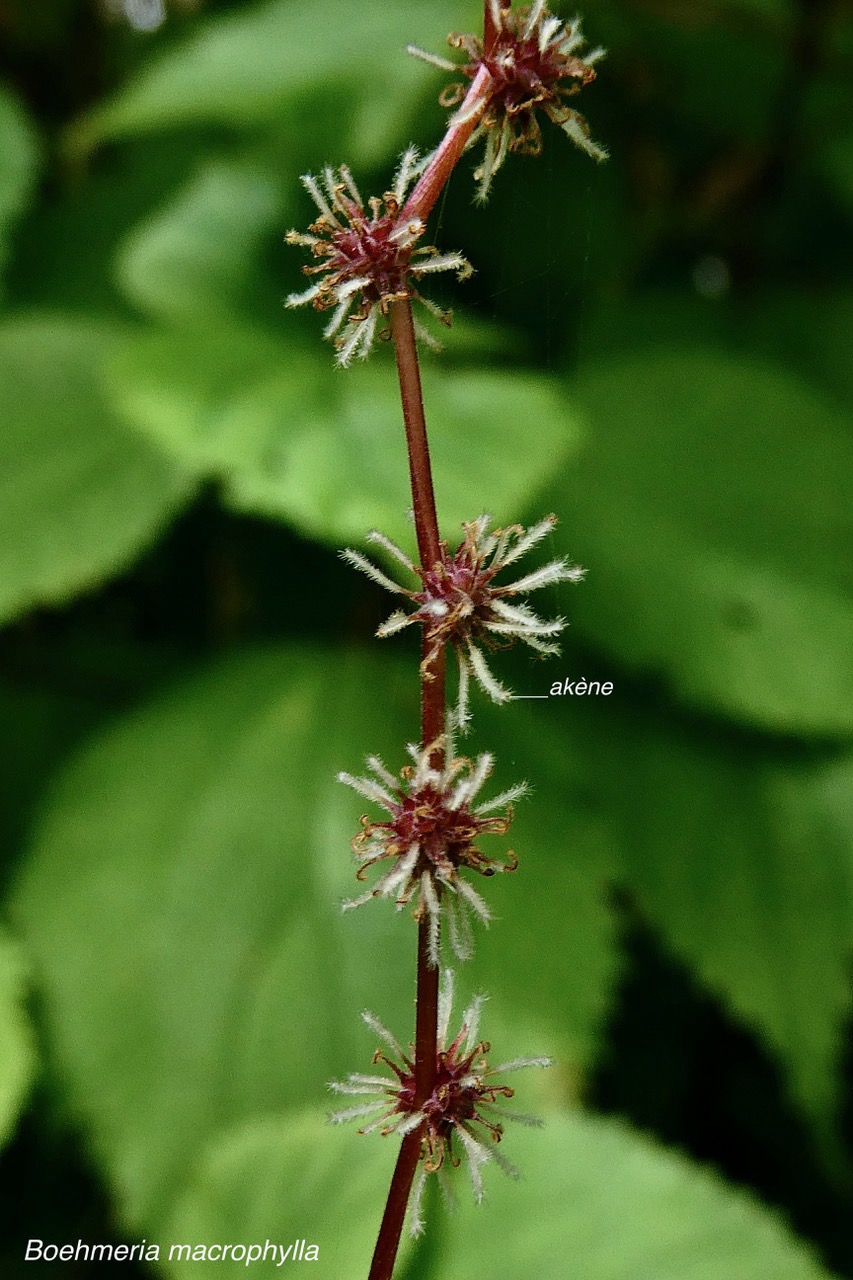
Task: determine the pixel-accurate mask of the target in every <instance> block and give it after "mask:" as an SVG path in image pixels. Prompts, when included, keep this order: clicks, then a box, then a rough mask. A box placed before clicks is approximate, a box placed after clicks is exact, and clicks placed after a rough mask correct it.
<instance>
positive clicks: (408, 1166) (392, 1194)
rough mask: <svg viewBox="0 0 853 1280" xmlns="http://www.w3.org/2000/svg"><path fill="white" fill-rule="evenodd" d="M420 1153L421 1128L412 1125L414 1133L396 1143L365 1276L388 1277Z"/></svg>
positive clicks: (373, 1279) (386, 1279)
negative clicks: (394, 1158) (396, 1146)
mask: <svg viewBox="0 0 853 1280" xmlns="http://www.w3.org/2000/svg"><path fill="white" fill-rule="evenodd" d="M420 1154H421V1131H420V1129H416V1130H415V1132H414V1133H407V1134H406V1136H405V1138H404V1139H403V1141H402V1143H401V1144H400V1150H399V1153H398V1155H397V1163H396V1164H395V1166H394V1172H393V1174H392V1176H391V1186H390V1188H389V1190H388V1201H387V1203H386V1205H385V1213H384V1214H383V1215H382V1225H381V1227H380V1228H379V1236H378V1238H377V1241H376V1248H375V1249H374V1250H373V1261H372V1262H371V1264H370V1274H369V1275H368V1278H367V1280H391V1275H392V1273H393V1271H394V1263H395V1262H396V1260H397V1250H398V1249H399V1247H400V1236H401V1235H402V1233H403V1222H404V1220H405V1217H406V1208H407V1206H408V1203H409V1193H410V1192H411V1189H412V1182H413V1181H414V1177H415V1170H416V1169H417V1167H418V1160H419V1159H420Z"/></svg>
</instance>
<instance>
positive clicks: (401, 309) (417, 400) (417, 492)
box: [391, 298, 444, 746]
mask: <svg viewBox="0 0 853 1280" xmlns="http://www.w3.org/2000/svg"><path fill="white" fill-rule="evenodd" d="M391 336H392V338H393V339H394V354H395V355H396V357H397V377H398V378H399V380H400V399H401V401H402V403H403V421H404V423H405V424H406V444H407V446H408V450H409V476H410V479H411V482H412V506H413V508H414V513H415V532H416V534H417V539H418V555H419V556H420V560H421V567H422V568H424V569H431V568H432V567H433V565H435V564H437V563H438V561H439V560H440V559H441V544H440V542H439V536H438V517H437V515H436V510H435V493H434V491H433V487H432V467H431V465H430V460H429V444H428V443H427V433H426V419H425V418H424V398H423V392H422V390H421V371H420V366H419V364H418V348H417V343H416V342H415V326H414V321H413V320H412V304H411V302H410V301H409V299H408V298H403V299H401V300H400V301H398V302H392V303H391ZM443 703H444V700H443V699H442V709H441V717H440V720H439V728H438V732H435V729H434V726H432V725H431V724H430V726H427V725H426V724H424V727H423V735H424V746H426V745H427V744H428V743H430V742H433V741H434V740H435V738H437V737H438V736H439V734H440V733H441V732H442V729H443V727H444V705H443Z"/></svg>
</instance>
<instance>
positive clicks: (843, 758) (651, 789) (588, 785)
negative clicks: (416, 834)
mask: <svg viewBox="0 0 853 1280" xmlns="http://www.w3.org/2000/svg"><path fill="white" fill-rule="evenodd" d="M620 693H621V690H620V685H619V682H618V680H617V688H616V692H615V694H614V695H613V701H612V702H611V703H610V704H609V705H608V706H607V708H605V707H604V706H602V705H601V702H600V700H599V702H597V703H596V704H595V706H594V707H589V706H587V707H582V706H578V705H577V699H575V700H574V703H573V704H572V705H571V707H570V706H569V705H568V704H569V702H570V700H569V699H568V698H567V699H566V700H565V702H562V703H560V702H556V701H555V700H553V699H552V700H551V702H550V703H549V704H548V705H547V707H546V710H545V712H544V713H541V714H540V715H539V716H537V717H536V719H537V721H538V724H539V737H540V740H542V741H546V742H550V743H554V742H559V739H560V735H561V733H564V732H565V731H564V730H562V727H561V725H560V723H559V721H560V720H563V719H564V718H565V717H566V716H567V714H571V740H572V743H573V744H574V746H573V747H572V748H569V747H568V745H567V746H566V747H565V748H564V757H565V760H564V763H563V765H562V769H563V774H564V778H565V779H566V781H567V783H568V779H569V778H571V779H572V781H571V783H568V785H569V787H570V788H572V789H574V790H575V791H576V792H577V793H578V794H580V795H582V796H584V797H585V799H586V802H587V803H589V802H590V801H592V804H593V808H594V810H595V811H597V812H599V813H600V814H602V815H605V816H606V818H607V820H608V821H609V823H610V824H612V825H611V830H612V832H613V835H614V837H615V838H616V839H617V841H618V847H619V849H620V851H621V852H620V856H621V862H622V877H623V878H624V879H626V880H627V883H628V884H629V885H630V886H631V888H632V890H633V891H634V893H636V895H637V898H638V900H639V903H640V905H641V907H642V909H643V911H644V913H645V915H647V916H648V917H649V918H650V919H651V920H652V921H653V922H654V923H655V925H656V926H657V928H658V929H659V930H660V931H661V934H662V936H663V937H664V939H665V940H666V942H667V944H668V945H669V946H670V947H672V948H673V950H674V951H675V952H676V953H677V954H678V955H679V956H680V957H682V958H683V959H684V960H685V961H686V962H687V963H688V965H689V966H690V968H691V970H693V971H695V972H696V973H697V974H698V976H699V977H700V978H701V980H702V981H703V982H704V983H705V984H706V986H707V987H708V988H709V989H710V990H711V991H713V992H714V993H715V994H717V995H718V996H720V997H722V999H723V1000H724V1002H725V1003H726V1004H727V1005H728V1006H729V1007H730V1008H731V1009H733V1010H734V1012H735V1013H736V1014H737V1015H738V1016H739V1017H740V1018H741V1019H743V1021H744V1022H745V1023H746V1024H747V1025H749V1026H750V1027H752V1028H754V1029H755V1030H756V1031H757V1032H758V1033H759V1034H760V1035H761V1036H762V1037H763V1039H764V1040H765V1041H766V1043H767V1044H768V1045H769V1046H770V1048H771V1049H772V1050H773V1051H774V1052H775V1053H776V1055H777V1056H778V1059H779V1060H780V1062H781V1064H782V1066H783V1069H784V1071H785V1077H786V1079H787V1082H788V1085H789V1088H790V1090H791V1094H792V1096H793V1097H794V1098H795V1100H796V1101H797V1102H798V1103H799V1105H800V1106H801V1107H802V1108H803V1110H804V1111H805V1113H806V1114H808V1115H809V1117H810V1118H811V1120H812V1122H813V1124H814V1125H815V1129H816V1132H817V1134H818V1137H819V1138H820V1140H821V1141H822V1143H823V1147H824V1152H825V1153H826V1154H827V1155H828V1156H829V1158H830V1159H831V1160H832V1161H834V1162H835V1163H836V1166H838V1161H837V1160H836V1156H837V1151H838V1148H837V1139H836V1136H835V1135H836V1134H837V1111H838V1107H839V1105H840V1096H841V1089H842V1060H843V1055H844V1032H845V1028H846V1026H847V1024H848V1021H849V1017H850V1009H851V990H850V953H851V949H853V756H851V755H849V754H846V755H840V756H836V755H835V754H827V753H826V752H824V753H821V754H819V755H815V754H814V753H812V752H806V751H801V752H799V753H795V752H793V751H792V750H791V749H790V747H783V746H770V745H768V744H765V745H764V747H763V749H759V748H758V747H757V746H756V743H755V740H754V739H752V738H749V739H745V740H741V739H738V738H734V737H731V736H723V735H721V734H719V733H714V732H713V731H712V730H710V729H709V727H708V726H707V725H703V726H699V727H697V728H694V729H690V728H688V727H684V726H681V725H680V724H679V723H677V722H674V721H672V720H670V719H666V718H663V717H661V716H660V715H658V716H657V717H656V722H655V723H652V722H650V721H649V718H648V716H647V715H645V714H642V713H641V712H640V711H637V712H634V713H630V712H628V711H626V709H625V708H624V705H620V703H623V702H624V694H622V696H621V697H620ZM534 776H536V775H535V774H534Z"/></svg>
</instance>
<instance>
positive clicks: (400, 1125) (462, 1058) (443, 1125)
mask: <svg viewBox="0 0 853 1280" xmlns="http://www.w3.org/2000/svg"><path fill="white" fill-rule="evenodd" d="M484 999H485V997H483V996H477V997H475V999H474V1000H473V1001H472V1002H471V1004H470V1005H469V1007H468V1008H467V1009H466V1011H465V1013H464V1014H463V1016H462V1026H461V1027H460V1029H459V1032H458V1033H457V1035H456V1036H455V1037H454V1039H453V1040H449V1031H448V1029H449V1026H450V1018H451V1013H452V1006H453V974H452V972H450V971H448V970H445V971H444V972H443V974H442V984H441V990H440V994H439V1008H438V1042H437V1054H436V1063H435V1076H434V1081H433V1086H432V1091H431V1093H430V1095H429V1097H428V1098H426V1099H425V1101H423V1102H421V1103H417V1102H416V1101H415V1064H414V1062H413V1061H412V1057H411V1054H409V1053H406V1052H405V1051H404V1049H403V1047H402V1046H401V1044H400V1043H399V1041H398V1040H397V1039H396V1037H395V1036H394V1035H392V1034H391V1032H390V1031H388V1030H387V1028H386V1027H384V1026H383V1025H382V1023H381V1022H379V1020H378V1019H377V1018H376V1017H374V1015H373V1014H372V1013H367V1012H366V1013H364V1014H363V1015H362V1017H363V1018H364V1021H365V1022H366V1023H367V1025H368V1026H369V1027H370V1028H371V1030H372V1031H375V1032H376V1034H377V1035H378V1036H379V1037H380V1039H381V1040H382V1041H383V1042H384V1043H385V1045H386V1047H387V1048H388V1049H389V1050H390V1052H391V1053H392V1054H394V1058H389V1057H387V1056H386V1054H385V1053H383V1051H382V1050H381V1049H377V1051H376V1053H375V1054H374V1058H373V1061H374V1063H380V1062H381V1063H382V1064H383V1065H384V1066H386V1067H388V1068H389V1070H390V1071H391V1072H393V1075H392V1076H384V1075H363V1074H361V1073H359V1072H354V1073H352V1074H351V1075H349V1076H347V1078H346V1080H335V1081H333V1082H332V1083H331V1084H330V1086H329V1088H330V1089H331V1090H332V1092H333V1093H338V1094H344V1095H349V1096H351V1097H362V1098H364V1099H365V1100H364V1101H363V1102H360V1103H357V1104H355V1105H354V1106H352V1107H348V1108H347V1109H346V1110H344V1111H337V1112H335V1113H334V1114H333V1115H332V1116H331V1117H330V1118H331V1120H332V1122H333V1123H334V1124H342V1123H344V1122H345V1121H347V1120H362V1119H363V1120H365V1121H366V1122H367V1123H366V1124H364V1125H363V1126H362V1128H361V1129H360V1132H361V1133H372V1132H374V1131H375V1130H377V1129H378V1130H379V1131H380V1132H381V1133H383V1134H386V1135H387V1134H390V1133H394V1134H397V1135H398V1136H399V1137H404V1136H405V1135H406V1134H407V1133H413V1132H414V1130H416V1129H418V1128H421V1129H422V1143H421V1167H420V1173H419V1175H418V1178H417V1181H416V1183H415V1189H414V1195H413V1198H412V1232H413V1233H414V1234H418V1233H419V1232H420V1231H421V1230H422V1229H423V1223H422V1221H421V1215H420V1204H421V1198H422V1195H423V1188H424V1183H425V1182H426V1178H427V1175H428V1174H430V1173H435V1174H437V1175H438V1176H439V1178H440V1179H441V1185H442V1189H443V1190H444V1192H445V1194H446V1195H447V1197H448V1199H449V1200H450V1201H451V1202H452V1194H451V1191H450V1188H449V1185H448V1183H447V1180H446V1173H447V1165H448V1164H450V1165H454V1166H456V1165H459V1164H460V1162H461V1160H462V1158H463V1157H464V1159H465V1161H466V1163H467V1165H468V1170H469V1173H470V1175H471V1181H472V1184H473V1187H474V1196H475V1199H476V1200H477V1202H478V1203H479V1202H480V1201H481V1200H482V1199H483V1175H482V1168H483V1165H484V1164H487V1163H488V1161H490V1160H493V1161H494V1162H495V1163H496V1164H497V1165H498V1166H499V1167H500V1168H501V1169H503V1171H504V1172H505V1173H507V1174H509V1176H510V1177H517V1176H518V1173H517V1171H516V1170H515V1169H514V1168H513V1166H512V1165H511V1164H510V1163H509V1162H508V1161H507V1160H505V1159H504V1158H503V1156H502V1155H501V1153H500V1151H499V1150H497V1144H498V1143H499V1142H500V1140H501V1137H502V1136H503V1122H504V1121H505V1120H516V1121H519V1122H520V1123H522V1124H532V1125H538V1124H539V1123H540V1122H539V1120H537V1119H536V1117H534V1116H527V1115H523V1114H520V1113H518V1112H515V1111H509V1110H507V1108H506V1107H504V1106H502V1105H501V1103H502V1102H503V1101H505V1100H506V1099H509V1098H512V1096H513V1093H514V1090H513V1089H512V1088H510V1087H509V1086H507V1085H505V1084H501V1083H497V1082H496V1077H499V1076H503V1075H506V1074H507V1073H509V1072H511V1071H517V1070H519V1069H520V1068H522V1067H549V1066H551V1065H552V1064H551V1059H550V1058H514V1059H513V1060H512V1061H511V1062H503V1063H501V1064H500V1065H499V1066H496V1067H490V1066H489V1063H488V1059H487V1057H486V1055H487V1054H488V1052H489V1050H490V1048H491V1046H490V1045H489V1043H488V1041H486V1040H479V1039H478V1036H479V1022H480V1011H481V1009H482V1006H483V1003H484Z"/></svg>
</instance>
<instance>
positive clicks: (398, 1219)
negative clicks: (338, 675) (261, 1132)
mask: <svg viewBox="0 0 853 1280" xmlns="http://www.w3.org/2000/svg"><path fill="white" fill-rule="evenodd" d="M391 335H392V337H393V339H394V352H395V355H396V359H397V376H398V378H399V381H400V400H401V402H402V406H403V421H404V423H405V427H406V444H407V448H408V455H409V476H410V479H411V484H412V506H413V509H414V514H415V534H416V536H417V542H418V555H419V556H420V561H421V567H422V568H429V567H431V566H433V565H435V564H436V563H438V561H439V560H440V559H441V541H440V538H439V533H438V516H437V513H436V509H435V492H434V489H433V483H432V467H431V465H430V457H429V443H428V440H427V432H426V419H425V417H424V402H423V392H422V389H421V372H420V365H419V363H418V349H417V342H416V339H415V327H414V322H413V320H412V306H411V303H410V301H409V299H408V298H406V299H401V300H400V301H398V302H393V303H392V304H391ZM427 652H428V647H427V645H426V643H424V646H423V657H424V661H423V662H422V664H421V744H422V746H424V747H428V746H429V745H430V744H431V743H434V742H438V740H439V739H440V738H441V735H442V734H443V733H444V714H445V660H444V650H443V649H442V650H441V651H440V652H439V654H438V655H437V656H436V657H434V658H433V660H432V662H431V663H430V665H429V667H428V668H427V666H426V662H425V659H426V656H427ZM443 754H444V753H443V751H442V749H441V748H440V747H437V748H436V750H435V758H436V759H435V763H436V766H437V767H440V765H441V758H442V756H443ZM429 952H430V948H429V921H428V919H427V917H426V916H424V917H423V918H422V919H421V920H420V921H419V922H418V977H417V1009H416V1014H415V1101H416V1103H422V1102H424V1101H426V1099H427V1098H428V1097H429V1095H430V1094H431V1093H432V1089H433V1083H434V1080H435V1064H436V1055H437V1052H438V967H437V966H433V965H431V964H430V957H429ZM420 1152H421V1130H420V1129H416V1130H415V1131H414V1133H409V1134H407V1135H406V1137H405V1138H404V1139H403V1141H402V1144H401V1146H400V1151H399V1154H398V1156H397V1163H396V1165H395V1166H394V1173H393V1176H392V1178H391V1186H390V1188H389V1190H388V1199H387V1201H386V1204H385V1212H384V1214H383V1215H382V1223H381V1225H380V1228H379V1236H378V1238H377V1240H376V1248H375V1249H374V1252H373V1261H372V1263H371V1266H370V1274H369V1277H368V1280H391V1276H392V1273H393V1271H394V1263H395V1261H396V1258H397V1250H398V1248H399V1247H400V1235H401V1233H402V1230H403V1222H404V1220H405V1217H406V1208H407V1206H408V1203H409V1195H410V1194H411V1190H412V1182H413V1181H414V1177H415V1171H416V1170H417V1167H418V1160H419V1159H420Z"/></svg>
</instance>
